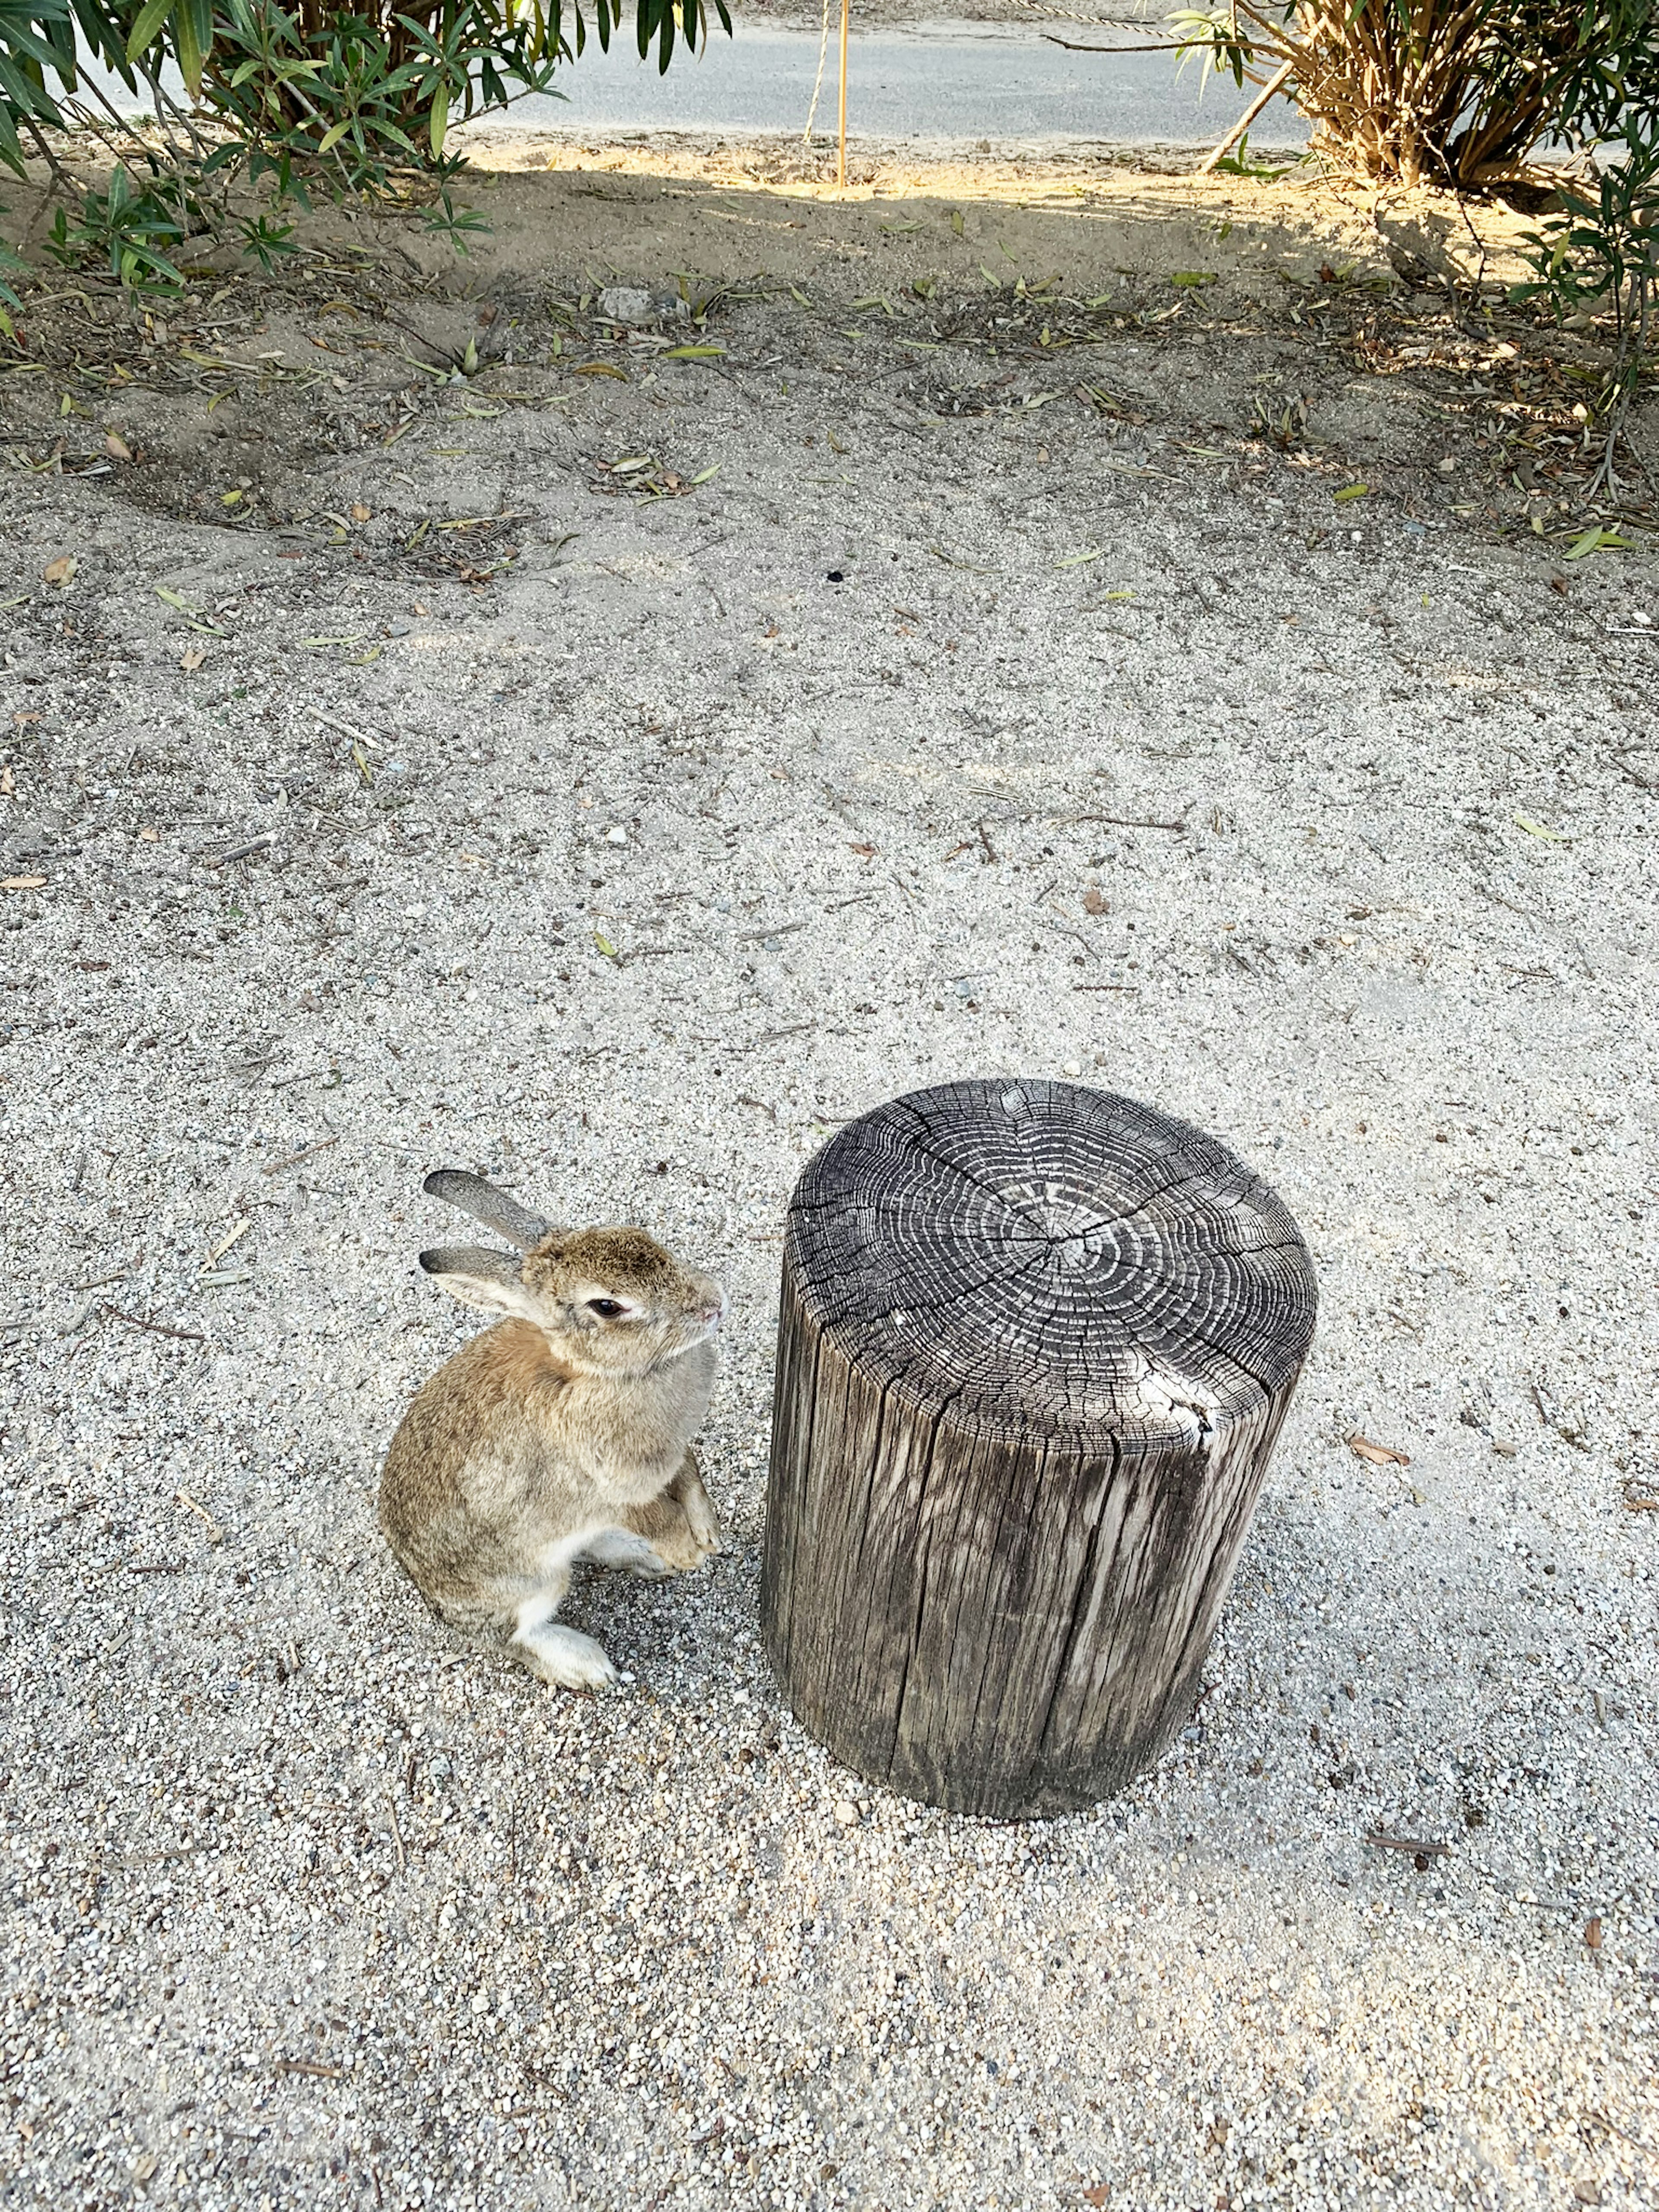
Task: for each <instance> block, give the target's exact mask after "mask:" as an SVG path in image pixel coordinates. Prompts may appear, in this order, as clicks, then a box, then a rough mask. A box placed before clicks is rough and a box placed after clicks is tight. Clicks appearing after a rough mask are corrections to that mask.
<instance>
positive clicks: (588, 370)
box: [570, 361, 628, 384]
mask: <svg viewBox="0 0 1659 2212" xmlns="http://www.w3.org/2000/svg"><path fill="white" fill-rule="evenodd" d="M570 374H572V375H573V376H614V377H615V378H616V380H617V383H618V384H626V383H627V381H628V377H627V374H626V373H625V372H624V371H623V370H622V369H620V368H612V366H611V363H610V362H608V361H584V362H579V363H578V364H577V366H576V367H575V368H573V369H572V370H571V372H570Z"/></svg>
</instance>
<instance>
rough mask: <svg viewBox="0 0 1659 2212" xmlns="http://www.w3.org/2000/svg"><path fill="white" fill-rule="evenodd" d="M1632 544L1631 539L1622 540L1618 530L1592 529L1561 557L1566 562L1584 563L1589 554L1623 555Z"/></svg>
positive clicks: (1576, 540) (1576, 539) (1572, 544)
mask: <svg viewBox="0 0 1659 2212" xmlns="http://www.w3.org/2000/svg"><path fill="white" fill-rule="evenodd" d="M1631 544H1632V540H1631V539H1630V538H1621V537H1620V534H1619V532H1617V531H1616V530H1601V529H1596V528H1594V527H1592V528H1590V529H1589V530H1587V531H1585V532H1584V533H1583V536H1582V537H1579V538H1574V539H1573V541H1572V543H1571V545H1569V546H1568V548H1567V550H1566V551H1565V553H1564V554H1563V555H1562V556H1561V557H1562V559H1563V560H1564V561H1582V560H1583V557H1584V556H1585V555H1586V554H1587V553H1605V552H1613V553H1623V552H1625V551H1626V550H1628V548H1629V546H1630V545H1631Z"/></svg>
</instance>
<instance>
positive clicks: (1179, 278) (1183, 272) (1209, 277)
mask: <svg viewBox="0 0 1659 2212" xmlns="http://www.w3.org/2000/svg"><path fill="white" fill-rule="evenodd" d="M1215 281H1216V280H1215V272H1214V270H1210V269H1176V270H1174V271H1172V273H1171V275H1170V283H1172V284H1182V285H1185V286H1187V287H1188V288H1191V287H1194V286H1196V285H1199V284H1213V283H1215Z"/></svg>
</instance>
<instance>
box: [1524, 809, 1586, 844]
mask: <svg viewBox="0 0 1659 2212" xmlns="http://www.w3.org/2000/svg"><path fill="white" fill-rule="evenodd" d="M1515 826H1516V829H1524V830H1525V831H1526V833H1527V835H1528V836H1529V837H1547V838H1548V839H1549V841H1550V842H1551V844H1552V845H1571V842H1572V840H1571V837H1569V836H1566V835H1565V833H1564V832H1563V831H1561V830H1559V829H1546V828H1545V827H1544V825H1543V823H1541V822H1534V820H1533V819H1532V818H1531V817H1530V816H1529V815H1526V814H1517V815H1516V817H1515Z"/></svg>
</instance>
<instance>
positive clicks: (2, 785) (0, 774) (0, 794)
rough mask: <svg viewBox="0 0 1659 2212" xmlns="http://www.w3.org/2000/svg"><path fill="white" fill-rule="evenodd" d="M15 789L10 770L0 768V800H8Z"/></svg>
mask: <svg viewBox="0 0 1659 2212" xmlns="http://www.w3.org/2000/svg"><path fill="white" fill-rule="evenodd" d="M16 788H17V782H16V779H15V777H14V775H12V772H11V770H10V769H9V768H0V799H9V798H10V797H11V796H12V793H14V792H15V790H16Z"/></svg>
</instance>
